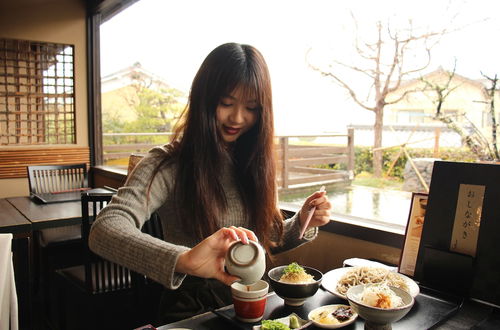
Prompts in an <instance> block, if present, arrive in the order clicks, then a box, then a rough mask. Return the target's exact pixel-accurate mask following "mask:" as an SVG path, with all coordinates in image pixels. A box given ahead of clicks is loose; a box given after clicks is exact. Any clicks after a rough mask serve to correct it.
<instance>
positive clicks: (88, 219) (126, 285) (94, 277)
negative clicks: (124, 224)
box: [81, 190, 163, 294]
mask: <svg viewBox="0 0 500 330" xmlns="http://www.w3.org/2000/svg"><path fill="white" fill-rule="evenodd" d="M114 194H115V193H114V192H109V193H93V192H92V190H91V191H88V192H84V193H82V198H81V200H82V239H83V242H84V245H85V257H84V261H85V286H86V288H87V290H88V291H89V292H91V293H92V294H99V293H105V292H111V291H119V290H126V289H132V288H134V287H136V286H141V285H142V284H143V283H146V281H147V279H146V278H145V277H144V276H143V275H141V274H138V273H136V272H133V271H131V270H129V269H128V268H126V267H124V266H121V265H118V264H116V263H113V262H111V261H109V260H106V259H104V258H102V257H100V256H98V255H96V254H95V253H93V252H92V251H91V250H90V249H89V247H88V238H89V234H90V228H91V226H92V223H93V222H94V219H95V217H96V216H97V214H98V213H99V212H100V211H101V210H102V209H103V208H104V207H105V206H106V205H107V204H108V203H109V202H110V201H111V198H112V197H113V195H114ZM142 231H143V232H144V233H147V234H149V235H151V236H154V237H157V238H160V239H163V231H162V227H161V223H160V218H159V216H158V215H157V214H156V212H155V213H153V215H152V216H151V218H150V219H149V220H148V221H146V223H145V224H144V226H143V228H142Z"/></svg>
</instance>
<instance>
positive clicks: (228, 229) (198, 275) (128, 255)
mask: <svg viewBox="0 0 500 330" xmlns="http://www.w3.org/2000/svg"><path fill="white" fill-rule="evenodd" d="M273 126H274V124H273V111H272V97H271V82H270V77H269V72H268V69H267V65H266V63H265V61H264V58H263V57H262V55H261V54H260V52H259V51H258V50H256V49H255V48H253V47H252V46H249V45H242V44H236V43H228V44H224V45H221V46H219V47H217V48H216V49H214V50H213V51H212V52H211V53H210V54H209V55H208V56H207V58H206V59H205V60H204V62H203V64H202V65H201V67H200V69H199V71H198V73H197V74H196V76H195V78H194V81H193V84H192V86H191V91H190V96H189V103H188V106H187V108H186V110H185V112H184V113H183V116H182V122H181V124H180V125H179V126H178V127H177V128H176V131H175V134H174V137H173V139H172V143H170V144H168V145H166V146H164V147H161V148H160V147H157V148H154V149H152V150H151V151H150V152H149V153H148V155H147V156H146V157H145V158H144V159H143V160H142V161H141V162H140V163H139V164H138V165H137V166H136V168H135V169H134V171H133V172H132V174H131V175H130V177H129V179H128V180H127V182H126V184H125V185H124V187H122V188H120V189H119V191H118V193H117V195H116V196H114V197H113V200H112V202H111V203H110V204H109V205H108V207H106V208H105V209H104V210H103V211H101V213H100V214H99V216H98V218H97V220H96V221H95V223H94V225H93V226H92V231H91V235H90V240H89V245H90V248H91V249H92V250H93V251H95V252H96V253H98V254H100V255H102V256H103V257H105V258H108V259H110V260H112V261H115V262H117V263H120V264H122V265H124V266H126V267H129V268H130V269H133V270H135V271H137V272H139V273H142V274H145V275H146V276H148V277H150V278H152V279H154V280H156V281H158V282H159V283H161V284H163V285H164V286H165V287H166V288H167V289H169V290H166V292H165V294H164V297H163V299H162V306H160V313H161V315H162V319H161V321H160V322H172V321H175V320H178V319H182V318H186V317H190V316H193V315H195V314H198V313H201V312H205V311H207V310H210V309H213V308H217V307H222V306H225V305H228V304H231V294H230V289H229V287H228V285H230V284H231V283H233V282H234V281H237V280H238V278H237V277H235V276H232V275H230V274H228V273H226V272H225V271H224V257H225V253H226V251H227V249H228V248H229V246H230V245H231V243H233V242H234V241H237V240H241V241H242V242H243V243H248V240H249V239H250V240H254V241H257V240H258V241H259V242H260V243H261V244H262V245H263V246H264V247H265V248H266V250H267V251H268V252H271V253H276V252H279V251H283V250H286V249H290V248H294V247H296V246H299V245H301V244H303V243H305V242H308V241H310V240H312V239H314V237H315V236H316V235H317V226H321V225H324V224H325V223H327V222H328V221H329V217H330V208H331V206H330V203H329V201H328V198H327V196H326V195H325V194H324V193H323V192H316V193H314V194H312V195H311V196H309V197H308V198H307V199H306V201H305V203H304V206H303V207H302V209H301V210H300V212H298V214H297V215H295V216H294V217H292V218H290V219H287V220H283V219H282V216H281V213H280V211H279V209H278V207H277V204H276V201H277V191H276V172H275V160H274V147H273V135H274V131H273ZM312 206H316V210H315V211H314V214H313V216H312V219H311V221H310V223H309V228H308V230H307V231H306V234H305V235H304V237H303V238H302V239H299V233H300V229H301V226H302V225H303V224H304V222H305V220H306V217H307V213H308V211H309V209H311V208H312ZM154 211H158V213H159V214H160V218H161V221H162V225H163V230H164V237H165V241H162V240H159V239H155V238H153V237H151V236H148V235H146V234H143V233H141V231H140V228H141V227H142V225H143V224H144V222H145V221H146V220H147V219H149V217H150V215H151V213H153V212H154Z"/></svg>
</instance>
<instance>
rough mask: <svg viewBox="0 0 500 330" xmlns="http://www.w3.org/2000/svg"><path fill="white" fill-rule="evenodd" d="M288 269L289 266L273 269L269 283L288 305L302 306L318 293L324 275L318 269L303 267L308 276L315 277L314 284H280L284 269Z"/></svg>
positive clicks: (269, 273)
mask: <svg viewBox="0 0 500 330" xmlns="http://www.w3.org/2000/svg"><path fill="white" fill-rule="evenodd" d="M286 267H287V266H278V267H275V268H273V269H271V270H270V271H269V272H268V273H267V276H268V277H269V283H270V284H271V287H272V288H273V290H274V292H276V294H277V295H278V296H279V297H281V298H282V299H283V300H285V304H286V305H290V306H302V305H303V304H304V302H305V301H306V299H307V298H309V297H312V296H314V294H315V293H316V291H318V288H319V286H320V284H321V280H322V279H323V274H322V273H321V272H320V271H319V270H317V269H314V268H311V267H307V266H302V268H304V270H305V271H306V273H307V274H309V275H312V276H313V278H314V282H311V283H306V284H303V283H297V284H296V283H284V282H280V281H279V279H280V278H281V276H282V275H283V269H285V268H286Z"/></svg>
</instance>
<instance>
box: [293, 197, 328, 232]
mask: <svg viewBox="0 0 500 330" xmlns="http://www.w3.org/2000/svg"><path fill="white" fill-rule="evenodd" d="M315 206H316V209H315V210H314V214H313V215H312V217H311V221H310V222H309V224H308V226H307V228H311V227H320V226H323V225H326V224H327V223H328V222H329V221H330V210H331V209H332V204H330V201H329V200H328V195H327V194H326V192H324V191H316V192H315V193H314V194H312V195H311V196H309V197H307V199H306V201H305V202H304V205H302V208H301V209H300V214H299V218H300V224H301V227H302V226H303V225H304V223H305V222H306V219H307V217H308V215H309V212H310V211H311V210H312V208H313V207H315ZM307 228H306V229H307Z"/></svg>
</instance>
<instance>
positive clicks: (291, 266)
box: [283, 262, 305, 274]
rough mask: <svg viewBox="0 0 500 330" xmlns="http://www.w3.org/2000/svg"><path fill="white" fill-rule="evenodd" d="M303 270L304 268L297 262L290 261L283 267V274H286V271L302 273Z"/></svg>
mask: <svg viewBox="0 0 500 330" xmlns="http://www.w3.org/2000/svg"><path fill="white" fill-rule="evenodd" d="M303 272H305V270H304V268H302V267H300V266H299V264H298V263H296V262H292V263H291V264H289V265H288V266H286V267H285V269H283V274H288V273H303Z"/></svg>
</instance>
